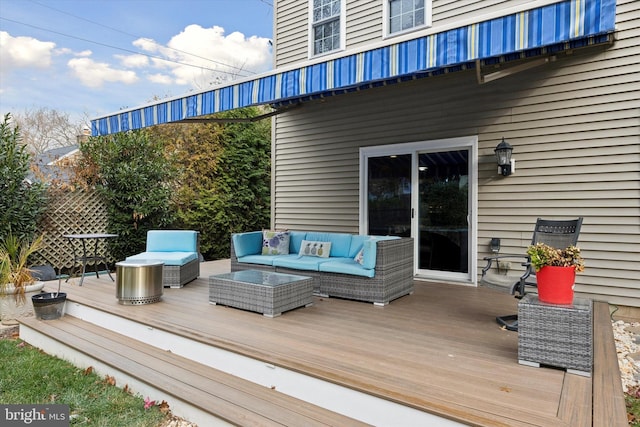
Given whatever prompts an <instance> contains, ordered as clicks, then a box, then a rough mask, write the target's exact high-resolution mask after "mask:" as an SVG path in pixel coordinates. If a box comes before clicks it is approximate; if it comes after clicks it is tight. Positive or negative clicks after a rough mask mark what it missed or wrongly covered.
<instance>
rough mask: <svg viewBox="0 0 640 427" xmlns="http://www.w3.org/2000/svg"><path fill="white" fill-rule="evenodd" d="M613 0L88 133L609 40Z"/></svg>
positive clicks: (481, 26) (121, 115)
mask: <svg viewBox="0 0 640 427" xmlns="http://www.w3.org/2000/svg"><path fill="white" fill-rule="evenodd" d="M615 9H616V2H615V0H567V1H560V2H558V3H554V4H551V5H547V6H543V7H539V8H536V9H532V10H528V11H524V12H519V13H515V14H512V15H507V16H503V17H500V18H495V19H491V20H488V21H485V22H480V23H477V24H471V25H467V26H464V27H460V28H456V29H453V30H449V31H443V32H440V33H436V34H431V35H428V36H424V37H418V38H416V39H413V40H408V41H402V42H399V43H395V44H391V45H389V46H385V47H381V48H377V49H372V50H368V51H365V52H360V53H355V54H351V55H346V56H344V57H341V58H337V59H331V60H327V61H325V62H322V63H319V64H313V65H307V66H303V67H300V68H297V69H293V70H287V71H278V70H274V71H272V72H270V73H267V74H264V75H262V76H260V77H256V78H254V79H252V80H249V81H244V82H238V83H232V84H229V85H226V86H221V87H218V88H216V89H213V90H207V91H203V92H201V93H196V94H189V95H186V96H183V97H179V98H175V99H171V100H165V101H159V102H157V103H154V104H150V105H147V106H143V107H139V108H133V109H130V110H123V111H120V112H118V113H115V114H113V115H109V116H106V117H101V118H97V119H94V120H92V121H91V131H92V135H94V136H99V135H108V134H112V133H116V132H123V131H127V130H131V129H140V128H144V127H147V126H153V125H157V124H163V123H171V122H178V121H181V120H185V119H189V118H195V117H199V116H204V115H209V114H214V113H218V112H222V111H228V110H233V109H236V108H242V107H248V106H253V105H264V104H270V105H272V106H275V107H277V106H282V105H286V104H289V103H294V102H301V101H305V100H309V99H316V98H321V97H324V96H331V95H336V94H341V93H347V92H352V91H356V90H360V89H364V88H369V87H376V86H381V85H384V84H389V83H397V82H401V81H404V80H412V79H417V78H421V77H427V76H431V75H438V74H442V73H445V72H449V71H456V70H462V69H467V68H474V67H475V61H477V60H481V61H482V62H483V63H485V64H489V63H492V61H509V60H516V59H522V58H528V57H534V56H540V55H544V54H551V53H554V52H558V51H562V50H567V49H574V48H577V47H581V46H587V45H592V44H601V43H605V42H608V41H610V39H611V37H610V35H611V34H612V33H613V32H614V29H615Z"/></svg>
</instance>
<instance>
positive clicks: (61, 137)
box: [14, 107, 86, 154]
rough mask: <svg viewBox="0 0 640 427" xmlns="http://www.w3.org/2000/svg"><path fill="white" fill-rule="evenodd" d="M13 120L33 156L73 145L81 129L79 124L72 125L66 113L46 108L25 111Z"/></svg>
mask: <svg viewBox="0 0 640 427" xmlns="http://www.w3.org/2000/svg"><path fill="white" fill-rule="evenodd" d="M14 119H15V122H16V123H17V124H18V125H19V126H20V129H21V130H22V131H21V134H22V138H23V141H24V144H25V145H26V146H27V149H28V150H29V151H30V152H32V153H33V154H42V153H44V152H45V151H47V150H50V149H52V148H58V147H68V146H70V145H73V144H75V143H76V136H77V135H80V134H81V133H82V127H83V126H82V124H80V123H75V124H74V123H72V122H71V119H70V118H69V114H68V113H62V112H59V111H57V110H53V109H49V108H46V107H41V108H37V109H32V110H25V111H24V112H23V113H20V114H16V115H15V117H14ZM85 121H86V120H85Z"/></svg>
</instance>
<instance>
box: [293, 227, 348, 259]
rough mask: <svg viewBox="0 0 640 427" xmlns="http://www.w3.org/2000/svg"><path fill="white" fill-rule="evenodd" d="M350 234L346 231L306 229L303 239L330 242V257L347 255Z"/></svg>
mask: <svg viewBox="0 0 640 427" xmlns="http://www.w3.org/2000/svg"><path fill="white" fill-rule="evenodd" d="M351 237H352V236H351V234H346V233H323V232H318V231H308V232H307V237H305V240H308V241H314V242H331V255H330V256H332V257H340V258H342V257H348V256H349V249H350V248H351ZM354 256H355V255H354Z"/></svg>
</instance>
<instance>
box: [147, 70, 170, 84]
mask: <svg viewBox="0 0 640 427" xmlns="http://www.w3.org/2000/svg"><path fill="white" fill-rule="evenodd" d="M147 79H149V81H150V82H152V83H159V84H162V85H170V84H172V83H173V79H172V78H171V76H167V75H166V74H160V73H158V74H150V75H149V76H147Z"/></svg>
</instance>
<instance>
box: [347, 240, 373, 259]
mask: <svg viewBox="0 0 640 427" xmlns="http://www.w3.org/2000/svg"><path fill="white" fill-rule="evenodd" d="M368 239H369V236H363V235H361V234H359V235H354V236H351V246H350V247H349V258H354V257H355V256H356V255H358V252H360V249H362V244H363V243H364V241H365V240H368Z"/></svg>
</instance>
